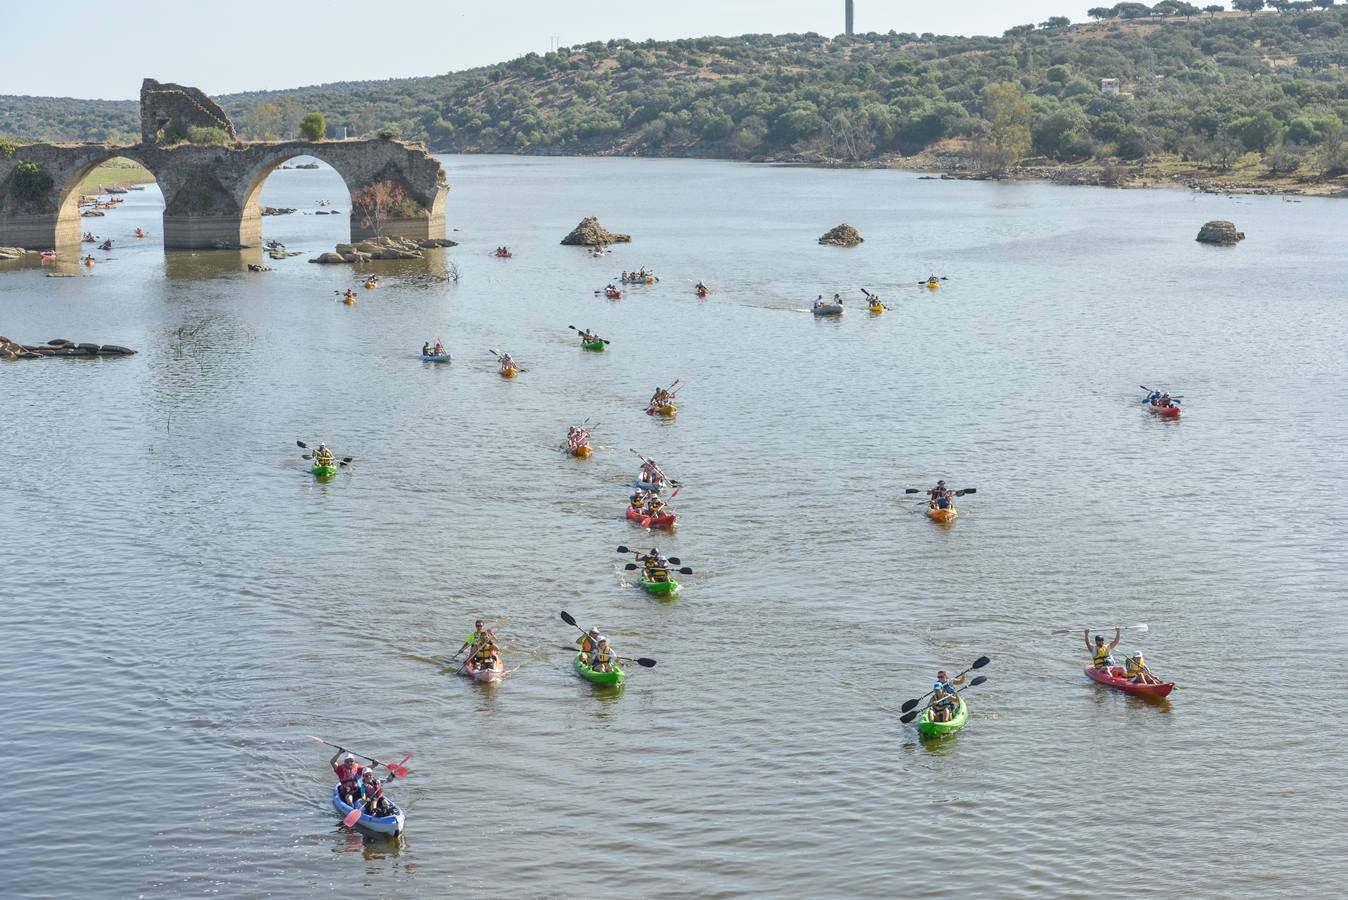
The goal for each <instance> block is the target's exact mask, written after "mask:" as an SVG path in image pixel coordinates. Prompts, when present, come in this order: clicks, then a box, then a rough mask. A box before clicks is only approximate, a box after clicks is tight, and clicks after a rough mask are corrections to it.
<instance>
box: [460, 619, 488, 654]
mask: <svg viewBox="0 0 1348 900" xmlns="http://www.w3.org/2000/svg"><path fill="white" fill-rule="evenodd" d="M480 643H485V644H488V645H491V644H495V643H496V633H495V632H494V631H492V630H491V629H490V628H488V627H487V625H486V623H485V622H483V621H482V620H481V619H478V620H477V621H476V622H474V623H473V633H472V634H470V635H468V637H467V638H466V639H465V640H464V642H463V646H462V647H460V648H459V653H462V652H463V651H465V650H467V649H468V648H469V647H472V646H474V645H476V644H480ZM459 653H455V654H454V655H455V656H458V655H459Z"/></svg>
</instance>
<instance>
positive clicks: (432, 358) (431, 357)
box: [421, 353, 450, 362]
mask: <svg viewBox="0 0 1348 900" xmlns="http://www.w3.org/2000/svg"><path fill="white" fill-rule="evenodd" d="M421 361H422V362H449V361H450V359H449V354H448V353H444V354H441V355H440V356H436V355H435V354H433V353H432V354H427V353H423V354H421Z"/></svg>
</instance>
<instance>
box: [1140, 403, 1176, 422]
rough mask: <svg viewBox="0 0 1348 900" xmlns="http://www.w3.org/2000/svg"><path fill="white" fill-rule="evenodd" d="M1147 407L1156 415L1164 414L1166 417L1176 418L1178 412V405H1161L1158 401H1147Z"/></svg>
mask: <svg viewBox="0 0 1348 900" xmlns="http://www.w3.org/2000/svg"><path fill="white" fill-rule="evenodd" d="M1147 409H1149V410H1151V411H1152V413H1154V414H1155V415H1158V416H1164V417H1165V418H1167V419H1178V418H1179V414H1180V408H1179V405H1178V404H1176V405H1174V406H1162V405H1160V404H1159V403H1148V404H1147Z"/></svg>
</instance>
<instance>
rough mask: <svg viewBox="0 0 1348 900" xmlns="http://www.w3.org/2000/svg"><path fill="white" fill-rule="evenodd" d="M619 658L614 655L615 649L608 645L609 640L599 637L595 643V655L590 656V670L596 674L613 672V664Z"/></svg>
mask: <svg viewBox="0 0 1348 900" xmlns="http://www.w3.org/2000/svg"><path fill="white" fill-rule="evenodd" d="M617 658H618V657H616V656H615V655H614V654H613V648H612V647H610V646H609V645H608V638H606V637H604V635H602V634H601V635H599V637H598V638H597V639H596V641H595V646H594V653H592V654H590V668H591V669H594V670H595V671H596V672H612V671H613V663H614V662H615V661H616V660H617Z"/></svg>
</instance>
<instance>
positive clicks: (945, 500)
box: [927, 479, 954, 509]
mask: <svg viewBox="0 0 1348 900" xmlns="http://www.w3.org/2000/svg"><path fill="white" fill-rule="evenodd" d="M927 496H929V497H931V506H932V508H933V509H949V508H950V507H951V506H953V505H954V504H953V502H952V499H951V494H950V488H948V487H946V486H945V479H942V480H940V481H938V482H936V487H934V488H932V489H931V490H929V491H927Z"/></svg>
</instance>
